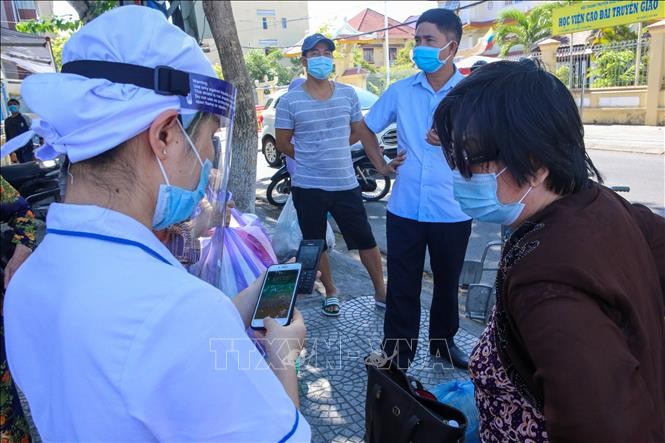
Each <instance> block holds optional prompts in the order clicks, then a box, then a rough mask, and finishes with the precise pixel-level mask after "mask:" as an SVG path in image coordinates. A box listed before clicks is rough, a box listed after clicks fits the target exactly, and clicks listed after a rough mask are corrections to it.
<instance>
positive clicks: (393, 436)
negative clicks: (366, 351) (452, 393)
mask: <svg viewBox="0 0 665 443" xmlns="http://www.w3.org/2000/svg"><path fill="white" fill-rule="evenodd" d="M365 367H366V368H367V399H366V402H365V442H366V443H409V442H413V443H453V442H455V443H457V442H459V443H461V442H464V432H465V430H466V425H467V420H466V417H465V416H464V414H463V413H462V412H461V411H459V410H458V409H455V408H453V407H451V406H448V405H446V404H443V403H440V402H438V401H436V399H435V397H434V396H433V395H432V394H430V393H429V392H427V391H425V390H424V389H423V386H422V384H421V383H420V382H419V381H418V380H416V379H414V378H412V377H409V376H407V375H406V373H405V372H404V371H402V370H400V369H399V368H397V367H396V365H395V364H393V363H392V362H391V361H390V360H388V361H387V362H381V361H377V360H376V359H375V358H371V357H367V358H366V359H365ZM427 397H430V398H427Z"/></svg>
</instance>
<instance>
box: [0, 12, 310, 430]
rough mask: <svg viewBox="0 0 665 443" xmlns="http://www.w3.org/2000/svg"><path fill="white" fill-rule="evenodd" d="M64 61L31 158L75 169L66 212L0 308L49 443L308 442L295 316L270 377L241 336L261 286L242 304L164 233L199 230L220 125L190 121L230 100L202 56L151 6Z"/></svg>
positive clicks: (91, 29)
mask: <svg viewBox="0 0 665 443" xmlns="http://www.w3.org/2000/svg"><path fill="white" fill-rule="evenodd" d="M118 23H122V24H123V26H118ZM62 59H63V67H62V72H60V73H49V74H35V75H32V76H30V77H28V78H27V79H26V80H25V81H24V83H23V88H22V93H23V96H24V98H25V100H26V103H28V104H29V105H30V108H31V109H33V110H34V111H35V113H36V114H38V115H39V116H41V117H42V120H41V121H35V122H34V123H33V130H35V131H36V132H37V133H38V134H39V135H41V136H43V137H44V139H45V145H44V147H43V148H41V149H40V150H38V151H37V156H38V157H39V158H50V157H53V156H55V155H57V154H66V156H67V158H68V160H69V162H70V163H71V167H70V168H69V169H70V171H69V172H70V174H71V176H70V177H68V183H67V191H66V197H65V203H64V204H55V203H54V204H53V205H52V206H51V207H50V210H49V213H48V217H47V234H46V237H45V238H44V240H43V242H42V243H41V244H40V245H39V246H38V247H37V248H36V249H35V251H34V252H33V253H32V254H31V256H30V257H29V258H28V259H27V260H26V262H25V263H24V264H23V265H22V266H21V267H20V268H19V270H18V271H17V272H16V274H15V275H14V277H13V278H12V280H11V282H10V284H9V287H8V290H7V294H6V298H5V306H4V309H5V311H4V312H5V319H6V321H5V332H6V337H5V338H6V343H7V356H8V361H9V366H10V370H11V372H12V375H13V377H14V380H15V382H16V384H17V386H18V388H19V389H20V390H21V391H22V392H24V393H25V396H26V398H27V400H28V403H29V404H30V410H31V413H32V416H33V419H34V422H35V424H36V426H37V429H38V431H39V434H40V436H41V438H42V439H43V440H44V441H48V442H63V441H100V442H101V441H108V442H110V441H113V442H118V441H124V442H128V441H183V442H184V441H196V442H201V441H215V442H257V441H262V442H263V441H272V442H277V441H287V440H288V441H300V442H304V441H309V440H310V439H311V431H310V428H309V425H308V424H307V421H306V420H305V418H304V417H303V416H302V415H301V414H300V412H299V411H298V386H297V378H296V371H295V364H294V363H295V355H297V352H299V349H300V348H299V346H301V343H302V341H303V340H304V335H305V326H304V323H303V320H302V316H301V315H300V313H299V312H297V311H296V312H295V313H294V318H293V322H292V323H291V325H289V326H286V327H282V326H279V325H277V323H276V322H275V321H274V320H272V319H266V321H265V322H266V328H267V330H266V334H265V338H266V340H265V342H266V343H265V348H266V356H267V359H268V361H269V363H270V364H271V367H268V366H267V365H266V362H265V361H264V359H263V356H262V355H261V354H260V353H259V352H258V351H257V349H256V347H255V345H254V343H253V342H252V341H251V340H250V338H249V337H248V336H247V334H246V332H245V331H246V328H247V326H248V323H249V321H250V316H251V313H252V311H253V307H254V306H255V303H256V300H257V297H258V292H259V285H258V284H254V285H252V286H250V288H248V289H247V290H246V291H244V292H242V293H240V294H239V295H237V296H236V297H234V298H233V300H231V299H230V298H228V297H226V296H225V295H224V294H223V293H221V292H220V291H219V290H217V289H216V288H214V287H212V286H210V285H208V284H207V283H205V282H204V281H202V280H200V279H198V278H196V277H195V276H193V275H190V274H189V273H188V272H187V271H186V270H185V269H184V268H183V267H182V266H181V264H180V263H179V262H178V261H177V259H176V258H175V257H174V256H173V255H172V254H171V253H170V252H169V251H168V250H167V249H166V247H165V246H164V245H163V244H161V242H160V241H159V240H158V239H157V238H156V236H155V235H154V234H153V232H152V229H157V230H159V229H163V228H165V227H167V226H169V225H172V224H175V223H178V222H181V221H183V220H184V219H186V218H187V217H189V216H190V215H191V213H192V211H193V210H194V208H195V207H196V204H197V203H198V202H199V201H200V200H201V198H202V196H203V194H204V190H205V188H206V182H207V179H208V172H209V170H210V168H211V159H214V158H215V156H213V141H212V137H213V134H214V133H215V132H217V131H218V130H219V128H220V118H221V117H220V116H223V115H224V111H221V112H219V113H215V114H213V113H210V109H211V108H206V109H205V110H201V109H199V110H198V111H197V110H194V109H190V108H189V107H188V106H187V103H185V102H183V101H181V98H183V97H184V96H185V95H186V94H187V92H189V84H190V81H191V80H192V78H195V79H198V80H199V81H202V82H203V83H206V84H208V85H212V88H213V89H215V90H218V89H216V88H220V87H230V86H229V85H223V84H221V83H217V82H221V81H220V80H218V79H217V78H216V77H215V72H214V70H213V68H212V66H211V65H210V62H209V61H208V60H207V59H206V57H205V55H204V54H203V52H202V51H201V49H200V48H199V45H198V44H197V43H196V41H194V40H193V39H192V38H190V37H189V36H187V35H186V34H185V33H184V32H182V31H181V30H180V29H178V28H177V27H175V26H173V25H171V24H170V23H168V21H167V20H166V19H165V18H164V15H163V14H162V13H160V12H159V11H155V10H153V9H150V8H146V7H142V6H133V5H132V6H124V7H121V8H115V9H112V10H111V11H108V12H106V13H105V14H103V15H101V16H99V17H97V18H95V20H92V21H91V22H89V23H88V24H86V25H85V26H84V27H83V28H81V29H80V30H79V31H78V32H76V33H75V34H74V35H73V36H72V37H71V38H70V40H69V41H68V42H67V44H66V45H65V47H64V51H63V55H62ZM156 66H168V67H170V68H172V69H173V70H172V71H171V70H168V69H166V68H160V69H158V70H156V69H155V67H156ZM155 79H156V81H155ZM155 83H156V84H157V86H158V89H157V91H159V93H157V91H156V90H155V89H154V88H155ZM212 109H215V108H214V107H213V108H212ZM202 111H206V112H202ZM230 116H231V115H229V117H230ZM10 143H11V142H10ZM9 146H10V148H11V147H12V146H11V144H10V145H9ZM4 149H5V148H4V147H3V150H4ZM280 345H284V346H280ZM293 351H295V352H293ZM294 354H295V355H294Z"/></svg>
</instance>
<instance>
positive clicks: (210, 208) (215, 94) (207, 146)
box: [180, 74, 236, 236]
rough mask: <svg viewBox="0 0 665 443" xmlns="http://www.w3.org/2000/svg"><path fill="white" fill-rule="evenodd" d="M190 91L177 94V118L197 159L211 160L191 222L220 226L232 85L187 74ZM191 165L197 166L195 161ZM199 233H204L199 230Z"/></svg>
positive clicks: (230, 134) (230, 132)
mask: <svg viewBox="0 0 665 443" xmlns="http://www.w3.org/2000/svg"><path fill="white" fill-rule="evenodd" d="M189 86H190V91H189V94H188V95H187V96H182V97H180V105H181V108H182V111H181V115H180V120H181V123H182V126H183V128H184V129H185V132H186V133H187V136H188V137H189V139H190V141H191V142H192V144H193V145H194V147H195V149H196V150H197V157H199V159H200V160H201V162H205V161H206V160H209V161H210V162H211V163H212V168H211V170H210V176H209V180H208V186H207V189H206V196H205V198H204V201H203V202H201V204H200V205H199V209H198V210H197V211H196V212H195V214H194V215H195V218H199V217H202V218H203V219H199V220H194V222H195V224H198V225H203V226H202V227H203V229H199V231H206V230H209V229H210V228H212V227H216V226H220V227H221V226H224V220H225V218H226V201H227V187H228V180H229V169H230V166H231V141H232V138H233V120H234V115H235V99H236V88H235V87H234V86H233V85H231V84H230V83H229V82H226V81H224V80H220V79H218V78H213V77H206V76H202V75H197V74H189ZM193 165H196V166H200V165H199V162H196V163H193ZM202 234H203V236H205V233H204V232H202Z"/></svg>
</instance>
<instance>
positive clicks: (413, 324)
mask: <svg viewBox="0 0 665 443" xmlns="http://www.w3.org/2000/svg"><path fill="white" fill-rule="evenodd" d="M470 234H471V220H468V221H463V222H458V223H429V222H419V221H416V220H411V219H407V218H403V217H399V216H397V215H395V214H391V213H390V212H388V213H387V221H386V236H387V240H388V287H387V291H388V292H387V303H386V316H385V322H384V325H383V332H384V342H383V348H384V351H386V353H387V354H388V355H389V356H390V355H393V353H395V352H397V358H398V363H399V365H400V367H401V368H408V366H409V364H410V363H411V362H412V361H413V359H414V356H415V354H416V347H417V344H418V342H417V339H418V331H419V330H420V291H421V288H422V278H423V268H424V265H425V248H427V249H428V250H429V254H430V265H431V267H432V274H433V276H434V294H433V297H432V307H431V310H430V321H429V339H430V343H431V344H432V345H433V346H435V347H436V346H437V345H436V343H439V344H440V343H444V342H443V340H445V339H452V338H453V337H454V336H455V334H456V333H457V330H458V329H459V312H458V304H457V303H458V300H457V292H458V286H459V276H460V272H461V271H462V264H463V263H464V256H465V254H466V246H467V244H468V242H469V235H470Z"/></svg>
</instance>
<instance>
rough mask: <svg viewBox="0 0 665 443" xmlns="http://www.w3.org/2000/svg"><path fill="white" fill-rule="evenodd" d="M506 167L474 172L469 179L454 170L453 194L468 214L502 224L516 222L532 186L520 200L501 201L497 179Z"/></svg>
mask: <svg viewBox="0 0 665 443" xmlns="http://www.w3.org/2000/svg"><path fill="white" fill-rule="evenodd" d="M506 169H507V168H504V169H503V170H502V171H501V172H499V173H498V174H495V173H491V174H473V175H472V176H471V178H470V179H468V180H467V179H465V178H464V177H462V175H461V174H460V173H459V171H453V195H454V196H455V200H457V201H458V202H459V204H460V206H461V208H462V211H464V213H465V214H466V215H468V216H469V217H472V218H475V219H476V220H480V221H484V222H489V223H498V224H501V225H512V224H513V223H515V220H517V218H518V217H519V216H520V214H521V213H522V211H523V210H524V203H522V201H523V200H524V199H525V198H526V196H527V195H528V194H529V192H531V189H532V188H531V187H529V190H528V191H526V193H525V194H524V195H523V196H522V198H520V199H519V201H516V202H514V203H505V204H504V203H501V202H500V201H499V197H498V195H497V193H496V192H497V180H496V179H497V177H498V176H499V175H501V174H503V172H504V171H505V170H506Z"/></svg>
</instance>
